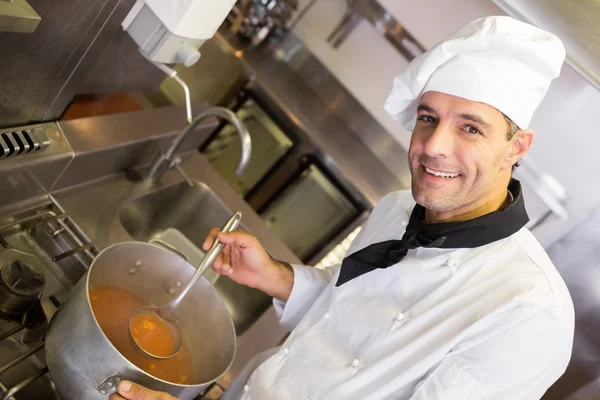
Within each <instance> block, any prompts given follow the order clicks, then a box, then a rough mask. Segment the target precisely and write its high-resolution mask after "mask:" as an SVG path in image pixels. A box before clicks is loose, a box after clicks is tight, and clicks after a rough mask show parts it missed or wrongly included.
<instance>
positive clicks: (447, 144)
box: [424, 122, 454, 158]
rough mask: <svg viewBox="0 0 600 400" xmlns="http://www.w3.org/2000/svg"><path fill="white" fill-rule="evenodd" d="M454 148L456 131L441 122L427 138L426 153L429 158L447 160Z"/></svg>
mask: <svg viewBox="0 0 600 400" xmlns="http://www.w3.org/2000/svg"><path fill="white" fill-rule="evenodd" d="M453 147H454V130H453V129H452V127H451V126H450V125H449V124H446V123H443V122H440V123H438V124H437V126H436V127H435V129H434V130H433V131H432V132H431V133H430V135H429V136H428V137H427V138H426V140H425V143H424V151H425V153H426V154H427V155H428V156H429V157H443V158H447V157H449V156H450V155H451V154H452V150H453Z"/></svg>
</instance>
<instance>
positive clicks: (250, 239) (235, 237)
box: [217, 229, 260, 250]
mask: <svg viewBox="0 0 600 400" xmlns="http://www.w3.org/2000/svg"><path fill="white" fill-rule="evenodd" d="M217 238H218V239H219V240H220V241H221V242H223V243H225V244H231V245H234V246H235V247H237V248H239V249H240V250H244V249H248V248H254V247H260V242H259V241H258V240H257V239H256V238H255V237H254V236H252V235H251V234H249V233H248V232H244V231H242V230H241V229H236V230H235V231H233V232H228V233H225V232H219V233H217Z"/></svg>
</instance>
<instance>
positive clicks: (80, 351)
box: [46, 242, 236, 400]
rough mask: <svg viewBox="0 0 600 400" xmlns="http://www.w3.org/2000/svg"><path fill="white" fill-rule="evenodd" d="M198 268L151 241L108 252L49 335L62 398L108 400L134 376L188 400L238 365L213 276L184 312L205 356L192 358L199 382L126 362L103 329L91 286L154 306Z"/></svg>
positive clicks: (190, 339) (187, 330)
mask: <svg viewBox="0 0 600 400" xmlns="http://www.w3.org/2000/svg"><path fill="white" fill-rule="evenodd" d="M165 266H168V268H165ZM195 271H196V269H195V268H194V267H193V266H192V265H190V264H188V263H187V262H185V261H184V260H183V259H182V258H181V257H179V256H177V255H176V254H174V253H172V252H171V251H168V250H165V249H163V248H160V247H158V246H155V245H151V244H147V243H142V242H126V243H121V244H117V245H113V246H110V247H108V248H106V249H105V250H103V251H102V252H101V253H100V254H99V255H98V256H97V257H96V259H95V260H94V262H93V263H92V265H91V266H90V269H89V271H88V273H87V276H86V277H85V278H84V279H81V280H80V281H79V283H78V284H77V285H76V286H75V288H74V289H73V291H72V292H71V294H70V296H69V298H68V300H67V301H66V302H65V303H64V304H63V305H62V306H61V308H60V309H59V311H58V312H57V313H56V315H55V316H54V318H53V319H52V320H51V323H50V327H49V330H48V333H47V336H46V358H47V363H48V368H49V369H50V371H51V374H52V379H53V381H54V383H55V385H56V387H57V389H58V390H59V392H60V393H61V395H62V396H63V397H64V398H65V399H86V400H88V399H89V400H94V399H98V400H105V399H106V398H107V397H108V395H109V394H110V393H111V392H114V391H115V386H116V385H117V384H118V381H119V380H120V379H125V378H126V379H129V380H133V381H136V382H139V383H140V384H142V385H144V386H147V387H149V388H152V389H154V390H160V391H166V392H168V393H170V394H172V395H174V396H176V397H178V398H180V399H182V400H186V399H193V398H194V397H196V396H197V395H199V394H200V393H201V392H202V390H204V389H205V388H206V387H208V386H209V385H210V384H211V383H212V382H214V381H215V380H217V379H218V378H219V377H220V376H221V375H222V374H223V373H224V372H225V371H226V370H227V369H228V368H229V366H230V365H231V362H232V361H233V357H234V354H235V346H236V345H235V343H236V336H235V330H234V326H233V321H232V320H231V317H230V315H229V312H228V311H227V308H226V306H225V304H224V302H223V300H222V299H221V297H220V296H219V294H218V293H217V291H216V290H215V289H214V288H213V287H212V285H211V284H210V283H209V282H208V281H207V280H206V279H200V280H198V281H197V282H196V283H195V285H194V287H193V288H192V289H191V291H190V292H189V293H188V294H187V295H186V297H185V298H184V299H183V300H182V302H181V304H180V306H179V311H178V321H179V324H180V326H181V329H182V331H183V335H184V337H185V338H186V343H187V346H188V347H189V350H190V352H191V353H192V354H202V357H197V358H194V359H193V360H192V361H193V370H194V376H193V377H191V378H189V379H188V380H189V381H191V382H194V383H193V384H189V385H188V384H175V383H169V382H166V381H163V380H161V379H158V378H155V377H153V376H151V375H149V374H147V373H146V372H144V371H142V370H141V369H140V368H138V367H136V366H135V365H133V364H132V363H131V362H129V361H128V360H127V359H126V358H125V357H123V356H122V355H121V353H119V352H118V351H117V350H116V349H115V347H114V346H113V345H112V344H111V343H110V341H109V340H108V339H107V337H106V335H105V334H104V333H103V331H102V329H101V328H100V326H99V325H98V323H97V320H96V318H95V316H94V313H93V312H92V308H91V303H90V299H89V295H88V293H89V289H90V287H94V286H116V287H122V288H126V289H128V290H129V291H131V292H133V293H135V294H136V295H138V296H140V297H142V298H144V299H146V300H148V301H150V302H151V303H152V304H166V303H168V302H169V301H170V300H171V299H172V296H173V295H174V294H177V293H178V292H179V291H180V290H181V288H182V282H185V281H189V280H190V279H191V277H192V275H193V274H194V272H195ZM199 304H202V307H198V305H199ZM198 321H202V323H201V324H198ZM75 322H76V324H75Z"/></svg>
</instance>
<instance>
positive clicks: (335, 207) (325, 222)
mask: <svg viewBox="0 0 600 400" xmlns="http://www.w3.org/2000/svg"><path fill="white" fill-rule="evenodd" d="M308 159H310V158H308ZM363 211H364V209H363V208H362V207H361V206H360V205H359V204H357V203H355V202H354V201H353V200H352V199H351V197H349V196H348V195H347V193H345V192H344V190H343V188H342V187H341V186H340V185H339V184H338V183H337V182H336V181H335V179H334V178H333V177H331V176H328V174H327V173H326V170H325V169H324V168H323V167H322V166H320V165H319V163H318V162H317V161H316V160H315V159H312V161H311V162H308V163H307V164H306V165H304V166H303V168H302V169H301V170H300V171H299V173H298V174H297V175H296V176H295V177H294V178H293V179H292V180H290V182H289V183H288V184H287V185H286V186H285V187H284V188H283V190H281V191H280V192H279V194H278V195H276V196H274V197H273V198H272V199H271V200H270V201H269V202H268V203H267V204H266V205H265V207H264V208H263V209H261V210H259V214H260V216H261V218H262V219H263V220H264V221H265V223H266V225H267V226H269V227H270V228H271V230H272V231H273V232H275V234H276V235H277V236H279V238H281V240H283V242H284V243H285V244H286V245H287V246H288V247H289V248H290V250H292V251H293V252H294V253H295V254H296V255H297V256H298V258H300V259H301V260H302V261H303V262H307V263H311V262H315V261H316V260H317V259H318V255H319V254H322V253H323V251H324V250H325V249H326V248H328V247H330V246H331V244H332V242H335V240H334V239H335V238H337V237H338V236H340V235H343V233H344V232H347V231H348V230H349V229H351V228H354V227H355V226H356V224H357V223H359V222H362V221H360V220H361V219H362V218H361V217H362V216H363V215H364V213H363ZM344 237H345V236H344Z"/></svg>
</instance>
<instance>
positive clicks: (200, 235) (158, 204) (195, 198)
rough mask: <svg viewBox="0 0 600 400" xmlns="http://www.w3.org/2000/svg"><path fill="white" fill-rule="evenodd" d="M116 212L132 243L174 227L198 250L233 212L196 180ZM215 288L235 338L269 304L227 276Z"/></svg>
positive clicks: (258, 294)
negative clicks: (209, 233) (233, 326)
mask: <svg viewBox="0 0 600 400" xmlns="http://www.w3.org/2000/svg"><path fill="white" fill-rule="evenodd" d="M118 213H119V219H120V221H121V224H122V226H123V228H125V230H126V231H127V232H128V233H129V235H131V237H132V238H133V239H135V240H140V241H150V240H151V239H152V238H153V237H156V236H157V235H160V233H161V232H163V231H164V230H166V229H168V228H175V229H177V230H179V231H180V232H181V233H183V234H184V235H185V236H186V237H187V238H188V239H189V240H191V241H192V242H193V243H194V244H195V245H196V246H197V247H198V248H200V247H201V245H202V242H204V239H205V238H206V236H207V235H208V232H209V230H210V229H211V228H213V227H215V226H222V225H223V224H224V223H225V222H226V221H227V220H228V219H229V218H230V217H231V215H232V213H233V210H230V209H229V208H228V207H227V206H226V205H225V203H224V202H223V201H221V199H220V198H219V197H218V196H217V195H216V194H215V193H214V192H213V191H212V190H211V189H210V188H209V187H208V186H207V185H205V184H204V183H202V182H198V181H195V182H194V185H193V186H189V185H188V184H187V183H186V182H181V183H179V184H176V185H173V186H169V187H166V188H162V189H159V190H157V191H154V192H151V193H149V194H146V195H143V196H141V197H137V198H135V199H133V200H130V201H127V202H125V203H123V204H122V205H121V206H120V207H119V211H118ZM242 220H243V218H242ZM242 228H243V229H245V226H244V223H243V222H242ZM215 288H216V289H217V291H218V292H219V293H220V294H221V296H222V298H223V300H224V301H225V303H226V305H227V307H228V309H229V312H230V313H231V316H232V318H233V321H234V324H235V328H236V332H237V335H238V336H239V335H241V334H243V333H244V332H245V331H246V330H247V329H248V328H249V327H250V326H251V325H252V324H253V323H254V322H255V321H256V320H257V319H258V318H259V317H260V316H261V315H262V314H263V313H264V312H265V311H266V310H267V309H268V308H269V306H270V305H271V297H269V296H267V295H266V294H264V293H262V292H260V291H258V290H255V289H251V288H248V287H246V286H242V285H238V284H237V283H235V282H233V281H232V280H231V279H229V278H227V277H226V276H221V277H220V278H219V279H218V280H217V282H216V283H215Z"/></svg>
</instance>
